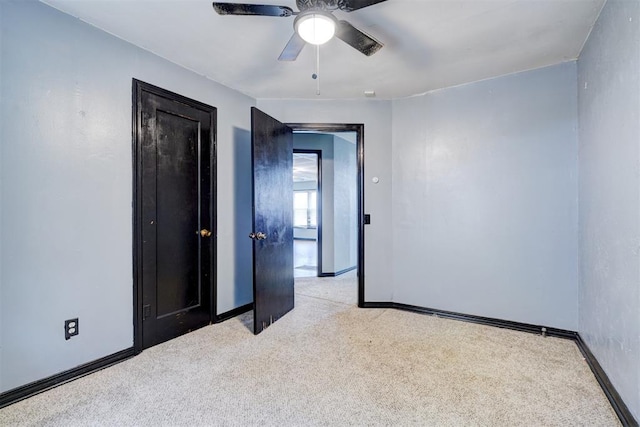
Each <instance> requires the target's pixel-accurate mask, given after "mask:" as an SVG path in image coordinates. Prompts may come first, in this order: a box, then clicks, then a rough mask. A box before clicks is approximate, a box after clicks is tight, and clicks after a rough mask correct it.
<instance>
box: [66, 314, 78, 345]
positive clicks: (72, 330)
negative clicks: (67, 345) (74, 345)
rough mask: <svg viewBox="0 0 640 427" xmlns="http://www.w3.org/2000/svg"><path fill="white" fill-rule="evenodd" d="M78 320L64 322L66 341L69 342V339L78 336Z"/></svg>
mask: <svg viewBox="0 0 640 427" xmlns="http://www.w3.org/2000/svg"><path fill="white" fill-rule="evenodd" d="M78 331H79V329H78V318H77V317H76V318H75V319H69V320H65V321H64V339H65V340H68V339H69V338H71V337H73V336H76V335H78Z"/></svg>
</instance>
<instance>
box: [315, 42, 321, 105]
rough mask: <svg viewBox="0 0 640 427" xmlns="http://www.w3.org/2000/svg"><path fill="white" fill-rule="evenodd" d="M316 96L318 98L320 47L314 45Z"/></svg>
mask: <svg viewBox="0 0 640 427" xmlns="http://www.w3.org/2000/svg"><path fill="white" fill-rule="evenodd" d="M315 76H316V95H318V96H320V45H319V44H318V45H316V73H315Z"/></svg>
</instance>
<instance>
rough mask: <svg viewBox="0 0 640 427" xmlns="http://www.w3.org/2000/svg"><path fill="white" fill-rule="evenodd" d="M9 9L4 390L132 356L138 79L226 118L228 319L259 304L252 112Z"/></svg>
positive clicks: (222, 244)
mask: <svg viewBox="0 0 640 427" xmlns="http://www.w3.org/2000/svg"><path fill="white" fill-rule="evenodd" d="M0 4H1V5H2V22H1V26H0V37H1V39H2V51H1V58H2V59H1V67H2V68H1V74H0V76H1V77H2V81H1V85H0V88H1V92H0V93H1V94H2V111H1V115H2V123H3V126H2V128H1V132H2V133H1V149H0V157H1V165H0V172H1V177H0V182H1V183H2V184H3V186H2V193H1V199H0V205H1V206H2V218H1V226H0V233H1V234H2V244H3V251H2V258H1V260H0V266H1V267H0V268H1V278H0V288H1V289H0V302H1V303H2V306H1V307H0V311H1V319H2V320H1V327H2V332H1V339H2V343H1V347H2V358H1V363H2V365H1V369H0V376H1V378H2V389H1V390H7V389H11V388H13V387H16V386H19V385H22V384H25V383H27V382H31V381H34V380H37V379H41V378H44V377H47V376H50V375H52V374H56V373H58V372H61V371H63V370H66V369H70V368H73V367H75V366H78V365H80V364H83V363H86V362H90V361H93V360H95V359H98V358H100V357H103V356H107V355H109V354H112V353H114V352H117V351H119V350H123V349H125V348H129V347H131V346H132V344H133V328H132V318H133V310H132V305H133V303H132V254H131V248H132V227H131V223H132V209H131V205H132V190H131V188H132V166H131V165H132V158H131V146H132V145H131V79H132V77H135V78H138V79H141V80H143V81H146V82H149V83H152V84H155V85H158V86H160V87H163V88H166V89H168V90H171V91H174V92H178V93H180V94H182V95H185V96H188V97H191V98H194V99H197V100H199V101H202V102H205V103H208V104H211V105H213V106H216V107H218V124H219V127H218V227H219V229H218V247H219V256H218V286H219V288H218V297H219V301H218V310H219V311H226V310H230V309H232V308H234V307H237V306H239V305H242V304H245V303H248V302H250V301H251V299H252V295H251V271H250V266H251V250H250V244H249V242H250V239H248V238H246V239H242V240H241V241H240V240H238V239H237V238H236V236H235V233H236V232H237V230H238V228H241V227H242V224H245V225H244V226H246V225H247V224H248V227H247V229H246V230H244V232H243V233H244V235H245V236H246V235H247V234H248V233H249V232H250V218H251V209H250V204H249V205H247V206H245V207H238V203H239V202H243V201H244V203H246V202H247V200H249V202H250V199H249V198H247V197H245V196H242V197H245V198H244V199H241V200H240V201H238V199H236V198H235V194H239V193H240V192H239V191H238V190H242V189H243V191H244V193H246V192H247V189H246V178H240V181H238V177H241V176H245V177H246V176H247V175H248V176H250V170H249V169H246V170H245V173H244V174H242V173H241V171H240V170H239V168H243V167H246V166H247V165H250V157H247V156H250V151H249V150H248V148H247V147H248V145H247V144H248V141H249V140H248V129H249V126H250V107H251V106H253V105H254V100H253V99H251V98H249V97H246V96H244V95H242V94H240V93H238V92H236V91H233V90H231V89H228V88H226V87H224V86H221V85H219V84H216V83H214V82H212V81H210V80H207V79H205V78H204V77H201V76H198V75H196V74H194V73H192V72H189V71H187V70H185V69H183V68H180V67H178V66H176V65H174V64H172V63H169V62H167V61H166V60H163V59H161V58H159V57H157V56H154V55H153V54H151V53H149V52H146V51H144V50H142V49H139V48H137V47H135V46H133V45H130V44H128V43H126V42H124V41H122V40H120V39H117V38H115V37H113V36H111V35H108V34H106V33H104V32H102V31H100V30H97V29H95V28H93V27H91V26H89V25H87V24H85V23H82V22H81V21H79V20H77V19H75V18H72V17H70V16H68V15H65V14H63V13H61V12H58V11H56V10H54V9H52V8H50V7H48V6H45V5H43V4H41V3H38V2H32V1H24V2H7V1H4V2H1V3H0ZM212 60H215V58H212ZM243 180H244V181H243ZM248 182H249V183H250V181H248ZM244 193H242V194H244ZM249 194H250V187H249ZM248 197H250V196H248ZM230 206H235V207H236V209H228V207H230ZM245 243H246V244H245ZM238 245H240V246H238ZM76 316H78V317H79V318H80V335H79V336H77V337H75V338H73V339H71V340H69V341H65V339H64V334H63V321H64V320H65V319H68V318H72V317H76Z"/></svg>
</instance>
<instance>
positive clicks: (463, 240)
mask: <svg viewBox="0 0 640 427" xmlns="http://www.w3.org/2000/svg"><path fill="white" fill-rule="evenodd" d="M577 154H578V152H577V109H576V64H575V63H567V64H563V65H558V66H554V67H548V68H544V69H539V70H534V71H529V72H524V73H519V74H514V75H509V76H505V77H499V78H495V79H491V80H486V81H482V82H477V83H472V84H468V85H464V86H459V87H455V88H450V89H443V90H439V91H435V92H431V93H428V94H426V95H423V96H416V97H413V98H407V99H401V100H396V101H394V102H393V157H392V164H393V185H392V192H393V196H392V199H391V201H392V203H391V204H392V206H393V227H392V229H391V231H392V233H391V234H392V235H393V260H394V261H393V283H394V287H395V288H394V298H393V300H394V301H396V302H399V303H406V304H412V305H418V306H424V307H431V308H436V309H441V310H449V311H455V312H461V313H468V314H474V315H479V316H486V317H493V318H498V319H506V320H512V321H518V322H525V323H531V324H537V325H545V326H552V327H558V328H564V329H570V330H575V329H576V327H577V298H576V295H577V221H578V218H577V197H576V196H577V179H578V178H577Z"/></svg>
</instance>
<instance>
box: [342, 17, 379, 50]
mask: <svg viewBox="0 0 640 427" xmlns="http://www.w3.org/2000/svg"><path fill="white" fill-rule="evenodd" d="M336 37H338V38H339V39H340V40H342V41H343V42H345V43H346V44H348V45H349V46H351V47H353V48H354V49H356V50H359V51H360V52H362V53H364V54H365V55H367V56H371V55H373V54H374V53H376V52H377V51H379V50H380V49H382V46H384V45H383V44H382V43H380V42H378V41H377V40H375V39H374V38H373V37H370V36H368V35H366V34H365V33H363V32H362V31H360V30H358V29H357V28H356V27H354V26H353V25H351V24H349V23H348V22H347V21H338V25H337V26H336Z"/></svg>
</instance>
